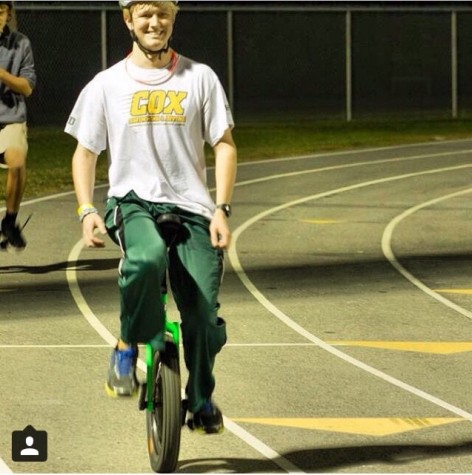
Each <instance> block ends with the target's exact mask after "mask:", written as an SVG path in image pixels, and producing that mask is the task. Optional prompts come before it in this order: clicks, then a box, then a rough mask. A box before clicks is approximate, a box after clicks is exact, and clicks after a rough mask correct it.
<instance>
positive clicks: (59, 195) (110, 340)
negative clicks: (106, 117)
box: [0, 139, 470, 471]
mask: <svg viewBox="0 0 472 475" xmlns="http://www.w3.org/2000/svg"><path fill="white" fill-rule="evenodd" d="M467 141H468V139H464V140H451V141H444V142H440V143H437V144H436V143H430V142H425V143H419V144H407V145H397V146H391V147H377V148H366V149H361V150H354V151H352V150H348V151H342V152H332V153H322V154H313V155H304V156H298V157H285V158H278V159H274V160H273V161H283V160H287V161H290V160H299V159H312V158H329V157H333V156H343V155H355V154H359V155H362V154H365V153H370V152H376V151H386V150H401V149H405V148H412V147H417V146H418V147H420V146H426V147H427V146H436V145H440V146H441V145H450V144H454V143H464V142H465V143H466V142H467ZM463 153H470V152H469V151H468V150H459V151H451V152H449V153H448V154H447V155H451V154H452V155H455V154H463ZM437 155H438V154H432V155H429V154H425V155H419V156H416V157H415V158H418V159H420V158H429V157H431V156H432V157H435V156H437ZM439 155H440V156H441V155H445V154H439ZM410 159H411V158H409V157H407V158H406V160H410ZM401 160H402V158H393V159H383V160H377V161H368V162H359V163H360V164H359V166H364V165H369V166H370V165H375V164H379V163H387V162H397V161H401ZM261 162H262V161H258V162H246V163H244V162H243V163H240V164H239V166H250V165H254V164H260V163H261ZM264 162H268V161H267V160H264ZM352 166H356V164H346V165H339V166H337V167H336V168H333V167H324V168H322V169H319V171H328V170H333V169H338V168H347V167H352ZM278 177H279V176H275V177H274V178H278ZM274 178H273V179H274ZM265 180H266V179H255V180H248V181H245V182H241V183H237V184H236V186H243V185H248V184H253V183H257V182H260V181H265ZM106 187H108V184H107V183H105V184H101V185H97V186H96V187H95V189H101V188H106ZM346 191H347V190H346ZM72 195H74V191H68V192H63V193H56V194H53V195H48V196H44V197H40V198H33V199H30V200H25V201H24V202H23V203H22V206H28V205H34V204H36V203H41V202H43V201H50V200H54V199H57V198H62V197H67V196H72ZM4 210H5V207H1V208H0V211H4ZM75 247H78V248H79V250H78V251H75V252H71V254H73V255H74V256H78V255H79V254H80V249H81V247H82V242H81V241H79V243H77V244H76V246H75ZM75 247H74V249H75ZM73 251H74V250H73ZM69 261H77V258H76V257H75V258H74V259H72V258H71V256H70V255H69ZM66 274H68V277H67V279H68V283H69V287H70V288H71V293H72V288H77V289H78V283H77V279H76V276H75V275H74V274H75V270H70V271H69V270H68V271H67V272H66ZM69 278H70V279H71V280H70V281H69ZM74 292H75V294H76V297H77V299H78V300H76V303H77V302H79V303H80V307H79V309H80V308H81V307H82V308H81V311H82V310H83V312H85V314H86V315H87V317H88V318H87V317H86V316H85V314H84V313H83V314H84V317H85V318H86V319H87V320H88V321H91V322H93V321H94V320H95V319H96V317H95V315H94V314H93V312H92V311H91V309H90V308H89V307H88V305H87V304H86V302H85V299H84V298H83V296H82V295H81V292H80V289H78V291H77V290H75V291H74ZM74 299H75V298H74ZM79 303H77V305H78V306H79ZM94 317H95V319H94ZM96 321H97V327H100V326H101V327H102V329H101V331H102V332H104V330H106V328H105V327H103V325H102V324H101V322H99V321H98V319H96ZM92 326H93V325H92ZM106 331H107V332H108V330H106ZM104 335H105V336H106V337H105V338H104V340H105V341H107V342H108V343H109V344H110V345H114V342H115V341H116V340H115V337H113V335H111V333H109V332H108V334H106V333H105V332H104ZM139 363H141V365H140V369H142V370H143V371H144V370H145V368H144V367H143V363H142V362H141V361H138V364H139ZM2 467H6V470H9V468H8V466H7V465H6V464H5V463H4V461H3V460H2V459H1V458H0V470H2ZM295 468H296V467H295ZM295 471H296V470H295Z"/></svg>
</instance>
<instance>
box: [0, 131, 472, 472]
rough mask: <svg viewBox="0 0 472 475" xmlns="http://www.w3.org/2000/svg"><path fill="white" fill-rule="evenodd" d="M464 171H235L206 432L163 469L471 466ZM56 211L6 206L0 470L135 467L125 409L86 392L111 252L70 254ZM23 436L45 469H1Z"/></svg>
mask: <svg viewBox="0 0 472 475" xmlns="http://www.w3.org/2000/svg"><path fill="white" fill-rule="evenodd" d="M471 158H472V141H467V140H464V141H456V142H444V141H437V142H435V143H432V144H419V145H413V146H400V147H392V148H383V149H375V150H362V151H355V152H346V153H335V154H325V155H314V156H309V157H299V158H295V159H285V160H274V161H268V162H259V163H253V164H242V165H241V166H240V167H239V175H238V185H237V188H236V192H235V199H234V215H233V217H232V218H231V225H232V228H233V230H234V242H233V246H232V248H231V249H230V251H229V252H228V253H227V256H226V263H227V269H226V275H225V281H224V284H223V288H222V292H221V303H222V308H221V316H223V317H224V318H225V319H226V320H227V323H228V335H229V340H228V344H227V345H226V347H225V348H224V349H223V351H222V353H221V354H220V355H219V357H218V360H217V366H216V370H215V373H216V378H217V388H216V392H215V400H216V402H217V403H218V404H219V406H220V407H221V408H222V410H223V412H224V414H225V424H226V430H225V432H224V434H222V435H219V436H201V435H196V434H193V433H191V432H190V431H188V430H186V429H185V430H184V431H183V434H182V446H181V452H180V462H179V467H178V471H179V472H183V473H209V472H212V473H234V472H237V473H243V472H245V473H255V472H258V473H273V472H275V473H285V472H300V473H303V472H306V473H322V472H339V473H426V472H428V473H431V472H436V473H437V472H442V473H467V472H472V431H471V429H472V425H471V422H472V399H471V394H472V378H471V377H470V374H471V366H472V353H471V352H472V321H471V320H472V282H471V270H470V269H471V264H472V254H471V249H472V245H471V235H472V234H471V231H472V220H471V218H472V200H471V197H472V187H471V178H472V160H471ZM211 180H212V177H211ZM105 193H106V188H105V187H99V188H98V189H97V191H96V199H95V201H96V203H101V201H102V198H103V197H104V195H105ZM75 208H76V204H75V198H74V195H73V194H72V193H65V194H62V195H56V196H51V197H48V198H46V199H42V200H35V201H29V202H26V203H25V204H24V206H23V208H22V211H21V214H20V219H21V220H25V219H26V218H27V217H28V215H29V214H30V213H33V217H32V219H31V221H30V223H29V224H28V226H27V228H26V229H25V235H26V237H27V239H28V247H27V249H26V250H25V251H24V252H23V253H21V254H18V255H13V254H9V253H6V252H4V253H1V254H0V298H1V302H2V305H1V310H0V471H4V472H9V471H12V472H24V473H32V472H41V473H149V472H150V471H151V470H150V466H149V462H148V456H147V452H146V428H145V416H144V414H143V413H141V412H139V411H138V409H137V401H136V399H124V400H121V399H120V400H116V399H110V398H108V397H107V395H106V394H105V391H104V381H105V375H106V370H107V366H108V359H109V354H110V346H111V345H112V344H113V342H114V335H116V332H117V329H118V292H117V285H116V279H117V265H118V260H119V257H120V253H119V250H118V248H117V247H116V246H115V245H114V244H113V243H112V242H111V241H109V240H107V247H106V248H104V249H102V250H93V249H83V248H82V243H81V241H80V239H81V232H80V226H79V223H78V221H77V219H76V216H75ZM171 315H173V316H174V318H177V316H176V315H175V311H174V310H173V308H172V305H171ZM183 375H184V376H185V370H183ZM140 376H142V373H141V371H140ZM184 380H185V378H184ZM29 425H31V426H33V427H34V429H35V430H37V431H46V432H47V461H45V462H34V461H31V459H29V461H21V462H14V461H13V460H12V433H13V432H15V433H16V434H17V431H23V429H25V428H26V427H27V426H29ZM17 435H18V434H17ZM17 435H16V436H17ZM43 436H44V434H39V435H38V437H39V439H38V441H39V442H41V441H42V440H44V439H41V437H43ZM15 440H16V439H15ZM40 448H41V447H40ZM41 453H42V454H44V451H43V450H41Z"/></svg>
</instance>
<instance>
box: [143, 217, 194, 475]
mask: <svg viewBox="0 0 472 475" xmlns="http://www.w3.org/2000/svg"><path fill="white" fill-rule="evenodd" d="M158 224H159V225H160V227H161V231H162V233H163V234H165V236H166V237H167V235H172V233H173V235H174V237H175V233H176V229H178V226H179V225H180V220H179V219H178V216H176V215H163V217H161V219H160V220H158ZM164 230H165V232H164ZM166 242H167V243H168V246H170V245H171V243H172V242H173V239H167V238H166ZM161 294H162V296H163V305H164V316H165V337H164V345H165V347H164V349H163V350H161V351H156V350H155V349H154V348H153V346H152V345H151V344H147V345H146V366H147V374H146V381H145V382H144V383H142V384H141V394H140V398H139V408H140V409H141V410H145V411H146V428H147V448H148V454H149V461H150V464H151V468H152V469H153V470H154V471H155V472H159V473H169V472H173V471H175V469H176V468H177V463H178V460H179V451H180V435H181V429H182V426H183V425H184V424H185V416H186V412H187V409H186V408H187V401H186V400H182V397H181V383H180V361H179V343H180V325H179V323H178V322H171V321H168V320H167V310H166V306H167V298H168V297H167V284H166V280H164V282H163V284H162V288H161Z"/></svg>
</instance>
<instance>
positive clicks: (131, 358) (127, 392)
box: [106, 347, 138, 397]
mask: <svg viewBox="0 0 472 475" xmlns="http://www.w3.org/2000/svg"><path fill="white" fill-rule="evenodd" d="M137 359H138V350H137V348H135V347H130V348H128V349H126V350H119V349H118V348H115V349H114V350H113V352H112V354H111V358H110V367H109V368H108V378H107V382H106V391H107V393H108V395H109V396H111V397H117V396H134V395H135V394H137V392H138V380H137V378H136V361H137Z"/></svg>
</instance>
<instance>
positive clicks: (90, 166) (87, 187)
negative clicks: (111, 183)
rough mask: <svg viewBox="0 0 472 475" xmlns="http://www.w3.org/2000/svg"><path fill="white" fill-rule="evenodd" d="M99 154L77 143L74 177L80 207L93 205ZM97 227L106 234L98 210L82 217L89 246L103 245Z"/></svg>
mask: <svg viewBox="0 0 472 475" xmlns="http://www.w3.org/2000/svg"><path fill="white" fill-rule="evenodd" d="M97 158H98V155H97V154H95V153H93V152H92V151H90V150H88V149H87V148H85V147H84V146H83V145H80V143H78V144H77V148H76V149H75V152H74V155H73V157H72V178H73V180H74V188H75V194H76V196H77V202H78V203H79V209H80V207H81V206H82V207H83V206H86V207H90V206H93V205H92V203H93V190H94V185H95V167H96V164H97ZM95 228H98V230H99V231H100V232H101V233H102V234H106V229H105V224H104V223H103V220H102V218H101V217H100V216H99V215H98V213H96V212H92V213H89V214H87V215H86V216H85V217H84V218H83V219H82V234H83V238H84V242H85V245H86V246H87V247H103V246H104V245H105V243H104V241H103V240H102V239H100V238H98V237H96V236H95V234H94V231H95Z"/></svg>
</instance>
